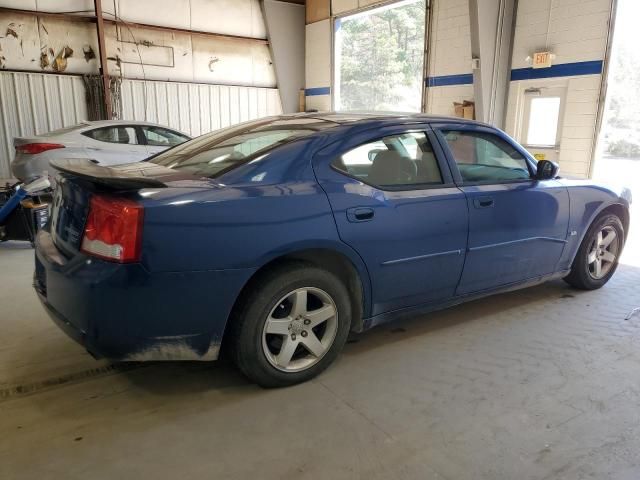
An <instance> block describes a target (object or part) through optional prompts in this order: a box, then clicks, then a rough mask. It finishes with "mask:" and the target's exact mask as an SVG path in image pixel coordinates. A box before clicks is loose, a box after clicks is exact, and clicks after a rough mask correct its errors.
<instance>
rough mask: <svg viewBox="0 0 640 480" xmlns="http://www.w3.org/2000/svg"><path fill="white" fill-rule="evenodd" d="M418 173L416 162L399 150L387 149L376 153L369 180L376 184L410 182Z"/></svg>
mask: <svg viewBox="0 0 640 480" xmlns="http://www.w3.org/2000/svg"><path fill="white" fill-rule="evenodd" d="M416 174H417V167H416V164H415V163H414V162H413V161H412V160H411V159H409V158H406V157H403V156H402V155H400V154H399V153H398V152H394V151H392V150H385V151H383V152H380V153H378V154H377V155H376V158H375V159H374V160H373V163H372V164H371V170H369V176H368V180H369V181H370V182H371V183H374V184H376V185H399V184H403V183H410V182H411V181H412V180H413V179H414V178H415V177H416Z"/></svg>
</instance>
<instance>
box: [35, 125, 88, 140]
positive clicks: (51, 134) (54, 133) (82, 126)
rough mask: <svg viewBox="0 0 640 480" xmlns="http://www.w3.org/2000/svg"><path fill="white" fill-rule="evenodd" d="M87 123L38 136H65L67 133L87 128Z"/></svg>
mask: <svg viewBox="0 0 640 480" xmlns="http://www.w3.org/2000/svg"><path fill="white" fill-rule="evenodd" d="M87 125H88V124H87V123H79V124H78V125H71V126H70V127H64V128H59V129H57V130H51V131H50V132H47V133H43V134H40V135H38V136H39V137H55V136H57V135H64V134H66V133H71V132H75V131H76V130H80V129H81V128H85V127H86V126H87Z"/></svg>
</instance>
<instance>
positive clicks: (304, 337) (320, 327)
mask: <svg viewBox="0 0 640 480" xmlns="http://www.w3.org/2000/svg"><path fill="white" fill-rule="evenodd" d="M231 321H232V324H231V329H232V339H231V340H232V345H231V348H232V352H233V357H234V360H235V363H236V365H237V366H238V368H239V369H240V370H241V371H242V372H243V373H244V374H245V375H246V376H247V377H248V378H249V379H251V380H252V381H254V382H255V383H257V384H258V385H260V386H262V387H284V386H288V385H294V384H296V383H301V382H304V381H307V380H309V379H311V378H313V377H315V376H316V375H318V374H319V373H320V372H322V371H323V370H324V369H325V368H327V367H328V366H329V365H330V364H331V363H332V362H333V361H334V360H335V358H336V357H337V356H338V354H339V353H340V351H341V350H342V347H343V346H344V344H345V342H346V340H347V335H348V334H349V329H350V326H351V304H350V300H349V294H348V291H347V289H346V288H345V286H344V284H343V283H342V282H341V280H340V279H339V278H338V277H336V276H335V275H333V274H332V273H330V272H328V271H326V270H322V269H319V268H317V267H315V266H313V265H310V264H306V263H302V262H296V263H291V264H287V265H282V266H279V267H276V268H274V269H272V270H270V271H268V272H267V273H266V274H263V275H261V276H260V277H259V278H257V279H256V281H255V282H254V283H253V288H252V289H251V290H250V291H249V292H248V293H247V294H246V295H245V296H244V298H242V299H241V300H240V305H239V306H238V308H237V309H236V311H235V312H234V315H233V318H232V319H231Z"/></svg>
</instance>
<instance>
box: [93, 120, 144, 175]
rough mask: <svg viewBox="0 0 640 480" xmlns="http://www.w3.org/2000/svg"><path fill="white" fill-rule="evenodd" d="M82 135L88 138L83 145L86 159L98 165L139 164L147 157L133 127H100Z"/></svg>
mask: <svg viewBox="0 0 640 480" xmlns="http://www.w3.org/2000/svg"><path fill="white" fill-rule="evenodd" d="M83 135H84V136H86V137H88V139H87V141H86V143H85V150H86V152H87V155H88V157H89V158H90V159H91V160H94V161H96V162H97V163H98V164H100V165H118V164H121V163H134V162H140V161H142V160H144V159H145V158H147V157H148V156H149V154H148V152H147V148H146V146H145V145H143V144H141V142H140V141H139V140H140V139H139V138H138V132H137V131H136V127H133V126H126V125H117V126H110V127H101V128H96V129H93V130H88V131H86V132H83Z"/></svg>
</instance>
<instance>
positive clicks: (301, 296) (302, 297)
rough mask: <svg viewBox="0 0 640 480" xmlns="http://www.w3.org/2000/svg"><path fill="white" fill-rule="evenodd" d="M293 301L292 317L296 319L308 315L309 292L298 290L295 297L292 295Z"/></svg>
mask: <svg viewBox="0 0 640 480" xmlns="http://www.w3.org/2000/svg"><path fill="white" fill-rule="evenodd" d="M291 301H292V302H293V306H292V307H291V316H292V317H296V316H298V315H304V314H305V313H307V291H306V290H303V289H300V290H296V292H294V294H293V295H291Z"/></svg>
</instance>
